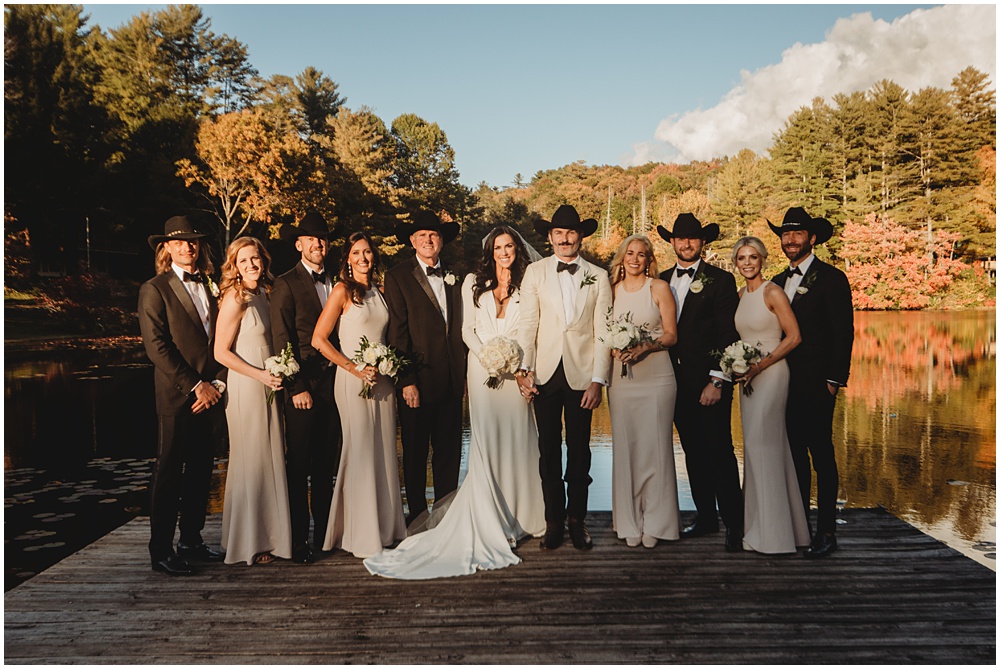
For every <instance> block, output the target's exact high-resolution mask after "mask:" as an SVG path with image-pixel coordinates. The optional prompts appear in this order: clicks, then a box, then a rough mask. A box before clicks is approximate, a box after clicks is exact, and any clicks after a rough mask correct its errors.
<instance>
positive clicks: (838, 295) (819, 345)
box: [772, 258, 854, 386]
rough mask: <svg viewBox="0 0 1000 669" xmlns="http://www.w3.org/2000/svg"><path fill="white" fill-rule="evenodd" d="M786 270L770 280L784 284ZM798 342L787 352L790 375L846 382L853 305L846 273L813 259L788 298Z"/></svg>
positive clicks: (849, 364) (849, 366)
mask: <svg viewBox="0 0 1000 669" xmlns="http://www.w3.org/2000/svg"><path fill="white" fill-rule="evenodd" d="M789 276H790V275H789V273H788V270H787V269H786V270H785V271H784V272H782V273H781V274H778V275H777V276H776V277H774V279H772V281H774V283H775V284H777V285H779V286H781V287H784V285H785V281H787V280H788V277H789ZM792 311H793V312H794V313H795V318H796V320H798V322H799V332H801V333H802V343H801V344H799V345H798V346H797V347H796V348H795V349H794V350H792V351H791V352H790V353H789V354H788V367H789V370H790V371H791V373H792V374H793V375H800V376H803V377H817V378H822V379H823V380H827V381H834V382H836V383H838V384H840V385H842V386H845V385H847V377H848V375H849V374H850V372H851V349H852V347H853V346H854V305H853V302H852V298H851V285H850V284H849V283H848V282H847V275H845V274H844V273H843V272H841V271H840V270H839V269H837V268H836V267H834V266H833V265H829V264H827V263H825V262H823V261H822V260H820V259H819V258H813V261H812V263H811V264H810V265H809V271H807V272H806V273H805V275H804V276H803V277H802V283H801V284H799V290H798V291H797V292H796V293H795V295H794V296H793V298H792Z"/></svg>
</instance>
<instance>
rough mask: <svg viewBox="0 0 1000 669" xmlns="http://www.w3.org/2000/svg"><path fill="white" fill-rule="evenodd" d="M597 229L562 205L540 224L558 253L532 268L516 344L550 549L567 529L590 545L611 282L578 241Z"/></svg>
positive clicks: (578, 543) (581, 545)
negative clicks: (596, 421) (593, 443)
mask: <svg viewBox="0 0 1000 669" xmlns="http://www.w3.org/2000/svg"><path fill="white" fill-rule="evenodd" d="M595 230H597V221H595V220H594V219H592V218H588V219H586V220H582V221H581V220H580V215H579V214H578V213H577V211H576V209H575V208H573V207H572V206H571V205H568V204H564V205H561V206H560V207H559V208H558V209H556V212H555V214H553V215H552V220H551V221H545V220H542V221H538V222H537V223H535V231H536V232H537V233H538V234H539V235H542V236H544V237H547V238H548V240H549V244H551V245H552V251H553V255H551V256H549V257H548V258H543V259H542V260H539V261H537V262H534V263H532V264H530V265H528V268H527V270H525V273H524V279H523V280H522V281H521V305H520V306H521V323H520V326H519V328H518V341H519V343H520V345H521V348H522V349H523V350H524V359H523V360H522V362H521V367H522V369H521V371H520V372H519V374H518V379H517V383H518V385H519V386H520V388H521V393H522V395H524V396H525V398H526V399H528V400H529V401H533V402H534V405H535V419H536V422H537V423H538V450H539V456H540V460H539V472H540V474H541V477H542V496H543V498H544V500H545V527H546V529H545V537H544V538H543V539H542V544H541V545H542V548H543V549H545V550H552V549H555V548H558V547H559V546H561V545H562V543H563V540H564V537H565V531H566V528H567V527H568V528H569V534H570V539H571V540H572V542H573V546H575V547H576V548H578V549H580V550H588V549H590V548H592V547H593V541H592V540H591V538H590V534H589V532H588V531H587V526H586V524H585V522H584V521H585V518H586V516H587V493H588V487H589V486H590V483H591V481H592V480H593V479H591V478H590V423H591V417H592V415H593V410H594V409H596V408H597V407H598V405H600V403H601V393H602V392H603V387H604V386H605V385H606V384H607V380H608V374H609V373H610V371H611V351H610V349H609V348H608V346H607V345H605V344H604V343H603V342H602V341H601V338H603V337H605V335H606V329H607V325H606V320H605V319H606V316H607V314H608V310H609V309H610V308H611V284H610V283H609V281H608V273H607V272H606V271H605V270H604V269H603V268H601V267H598V266H597V265H592V264H591V263H589V262H587V261H586V260H584V259H583V258H582V257H581V256H580V242H581V240H582V239H583V238H584V237H587V236H589V235H592V234H593V233H594V231H595ZM564 414H565V426H566V472H565V476H564V475H563V466H562V441H563V438H562V435H563V416H564ZM564 481H565V486H564V484H563V482H564Z"/></svg>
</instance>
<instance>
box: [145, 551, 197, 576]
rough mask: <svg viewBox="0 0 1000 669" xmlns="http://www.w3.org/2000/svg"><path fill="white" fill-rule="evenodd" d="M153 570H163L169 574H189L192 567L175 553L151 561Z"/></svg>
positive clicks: (192, 571) (191, 573) (192, 569)
mask: <svg viewBox="0 0 1000 669" xmlns="http://www.w3.org/2000/svg"><path fill="white" fill-rule="evenodd" d="M153 571H159V572H163V573H164V574H169V575H170V576H191V575H193V574H194V567H192V566H191V565H189V564H188V563H187V562H185V561H184V560H182V559H181V558H179V557H177V556H176V555H168V556H167V557H165V558H163V559H162V560H159V561H157V562H154V563H153Z"/></svg>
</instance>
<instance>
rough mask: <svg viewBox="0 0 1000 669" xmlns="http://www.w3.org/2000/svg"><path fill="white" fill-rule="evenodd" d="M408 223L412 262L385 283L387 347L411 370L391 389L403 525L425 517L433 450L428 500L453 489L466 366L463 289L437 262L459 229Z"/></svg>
mask: <svg viewBox="0 0 1000 669" xmlns="http://www.w3.org/2000/svg"><path fill="white" fill-rule="evenodd" d="M412 219H413V221H412V223H411V224H406V225H403V226H401V228H400V231H399V233H397V236H398V237H399V238H400V239H407V238H408V239H409V240H410V244H411V245H412V246H413V250H414V251H415V252H416V255H415V256H414V257H413V258H411V259H410V260H405V261H403V262H401V263H399V264H398V265H396V266H395V267H393V268H392V269H390V270H389V271H388V272H386V275H385V299H386V303H387V304H388V306H389V330H388V337H387V338H388V343H389V344H390V345H391V346H394V347H396V349H398V350H399V351H400V353H402V354H403V355H405V356H406V357H407V358H409V359H410V360H411V361H413V362H414V364H412V365H409V366H407V367H406V368H405V369H404V370H402V372H401V374H400V377H399V380H398V381H397V383H396V387H397V389H398V390H397V398H396V399H397V402H396V406H397V407H398V411H399V426H400V436H401V438H402V442H403V480H404V483H405V486H406V502H407V506H408V510H409V513H408V514H407V516H406V522H407V524H409V523H411V522H413V519H414V518H416V517H417V516H418V515H420V514H421V513H423V512H424V511H426V510H427V492H426V491H427V457H428V454H430V453H431V446H433V454H432V455H431V468H432V471H433V475H434V500H435V501H437V500H440V499H441V498H442V497H443V496H445V495H447V494H448V493H450V492H451V491H453V490H455V488H457V487H458V469H459V465H460V464H461V460H462V396H463V395H464V393H465V366H466V357H465V344H464V343H463V341H462V293H461V291H462V284H461V281H459V280H458V276H457V275H456V274H454V273H452V272H450V271H449V270H448V269H447V268H446V267H444V266H443V265H442V264H441V260H440V255H441V250H442V249H443V248H444V245H445V244H447V243H448V242H450V241H451V240H453V239H454V238H455V237H456V236H457V235H458V223H455V222H453V221H449V222H446V223H445V222H442V221H441V219H440V218H438V216H437V214H435V213H433V212H430V211H426V210H422V211H418V212H417V213H416V214H414V215H413V217H412Z"/></svg>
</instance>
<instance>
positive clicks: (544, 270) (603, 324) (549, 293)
mask: <svg viewBox="0 0 1000 669" xmlns="http://www.w3.org/2000/svg"><path fill="white" fill-rule="evenodd" d="M558 262H559V260H558V258H556V257H555V256H549V257H548V258H543V259H542V260H539V261H538V262H534V263H532V264H530V265H528V269H527V270H525V273H524V279H523V280H522V281H521V304H520V307H521V324H520V326H519V327H518V337H517V338H518V343H520V345H521V348H522V349H524V362H523V363H522V364H521V366H522V367H523V368H525V369H528V370H530V371H534V372H535V382H536V383H540V384H544V383H546V382H547V381H548V380H549V379H550V378H552V374H553V373H555V371H556V368H557V367H558V366H559V361H560V360H562V363H563V370H564V372H565V373H566V381H567V382H568V383H569V386H570V388H572V389H573V390H586V388H587V386H589V385H590V383H591V381H593V379H594V377H597V378H601V379H605V380H607V378H608V375H609V374H610V373H611V350H610V349H609V348H608V346H606V345H605V344H603V343H602V342H601V341H600V338H601V337H605V338H606V336H607V320H606V319H607V314H608V310H609V309H610V308H611V284H610V283H609V281H608V273H607V272H606V271H605V270H604V269H602V268H600V267H598V266H597V265H592V264H591V263H589V262H587V261H586V260H584V259H583V258H580V264H581V266H582V267H581V269H580V270H577V272H576V274H575V275H574V276H573V278H574V279H575V280H576V281H579V282H580V283H582V284H584V285H583V286H582V288H580V290H579V291H578V292H577V296H576V304H575V305H574V310H573V317H572V319H571V320H570V322H569V323H567V322H566V315H565V313H566V312H565V309H563V297H562V290H561V289H560V286H559V278H558V277H557V276H556V264H557V263H558ZM588 277H592V280H590V279H589V278H588Z"/></svg>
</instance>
